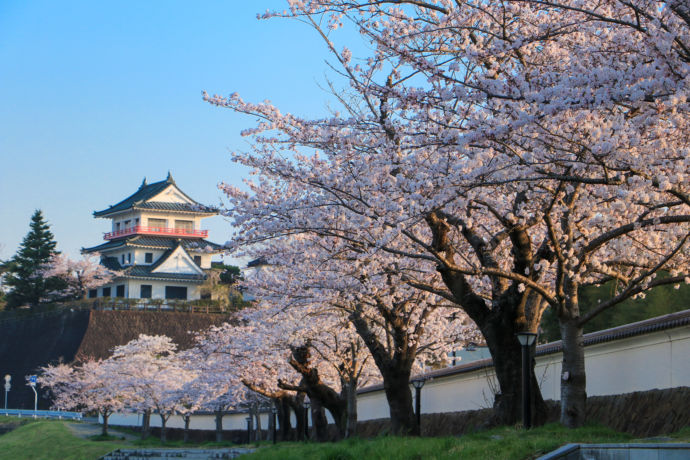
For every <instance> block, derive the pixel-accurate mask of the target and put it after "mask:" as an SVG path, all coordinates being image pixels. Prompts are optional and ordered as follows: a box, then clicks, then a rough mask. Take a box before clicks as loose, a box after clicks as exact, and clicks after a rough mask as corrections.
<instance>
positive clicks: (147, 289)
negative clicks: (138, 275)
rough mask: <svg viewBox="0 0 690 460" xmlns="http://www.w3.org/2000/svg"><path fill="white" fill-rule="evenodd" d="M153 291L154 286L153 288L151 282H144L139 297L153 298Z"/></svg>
mask: <svg viewBox="0 0 690 460" xmlns="http://www.w3.org/2000/svg"><path fill="white" fill-rule="evenodd" d="M151 291H152V288H151V285H150V284H142V285H141V292H140V294H139V297H141V298H142V299H150V298H151Z"/></svg>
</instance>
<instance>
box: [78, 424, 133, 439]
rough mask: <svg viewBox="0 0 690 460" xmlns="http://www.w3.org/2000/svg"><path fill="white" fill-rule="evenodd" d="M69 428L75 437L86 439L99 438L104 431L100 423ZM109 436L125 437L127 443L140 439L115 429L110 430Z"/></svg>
mask: <svg viewBox="0 0 690 460" xmlns="http://www.w3.org/2000/svg"><path fill="white" fill-rule="evenodd" d="M67 428H69V429H70V431H71V432H72V434H74V435H75V436H77V437H80V438H84V439H88V438H90V437H91V436H98V435H99V434H101V432H102V431H103V428H102V427H101V425H100V424H98V423H83V422H82V423H68V424H67ZM108 434H109V435H111V436H124V438H125V440H127V441H134V440H136V439H139V437H138V436H135V435H133V434H130V433H123V432H121V431H118V430H117V429H114V428H108Z"/></svg>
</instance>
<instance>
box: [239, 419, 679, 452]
mask: <svg viewBox="0 0 690 460" xmlns="http://www.w3.org/2000/svg"><path fill="white" fill-rule="evenodd" d="M681 433H682V432H681ZM688 437H690V430H685V439H687V438H688ZM631 440H632V437H631V436H630V435H627V434H624V433H617V432H615V431H612V430H610V429H608V428H605V427H600V426H588V427H584V428H580V429H577V430H568V429H566V428H563V427H562V426H560V425H558V424H550V425H546V426H543V427H540V428H535V429H533V430H530V431H525V430H521V429H515V428H496V429H493V430H489V431H485V432H482V433H478V434H471V435H466V436H462V437H445V438H397V437H381V438H377V439H373V440H370V441H362V440H346V441H341V442H337V443H331V444H306V445H305V444H301V443H285V444H279V445H276V446H272V445H271V446H268V447H261V448H260V449H259V450H258V451H257V452H255V453H254V454H252V455H247V456H243V457H241V458H242V459H243V460H244V459H247V460H252V459H262V460H264V459H266V460H279V459H280V460H290V459H295V460H298V459H299V460H308V459H328V460H350V459H352V460H364V459H367V460H369V459H382V460H383V459H386V460H388V459H390V460H393V459H396V460H398V459H399V460H407V459H409V460H414V459H425V460H426V459H429V460H432V459H434V460H436V459H438V460H440V459H492V460H501V459H505V460H520V459H533V458H536V457H539V456H540V455H543V454H545V453H548V452H550V451H552V450H554V449H556V448H558V447H559V446H562V445H564V444H567V443H569V442H587V443H603V442H630V441H631ZM681 440H683V436H680V437H679V439H678V441H681Z"/></svg>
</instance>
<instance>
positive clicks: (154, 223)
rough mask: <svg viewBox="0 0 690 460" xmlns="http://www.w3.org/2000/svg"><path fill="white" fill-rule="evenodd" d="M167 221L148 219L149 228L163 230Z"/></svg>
mask: <svg viewBox="0 0 690 460" xmlns="http://www.w3.org/2000/svg"><path fill="white" fill-rule="evenodd" d="M167 225H168V221H167V220H165V219H149V227H151V228H165V227H167Z"/></svg>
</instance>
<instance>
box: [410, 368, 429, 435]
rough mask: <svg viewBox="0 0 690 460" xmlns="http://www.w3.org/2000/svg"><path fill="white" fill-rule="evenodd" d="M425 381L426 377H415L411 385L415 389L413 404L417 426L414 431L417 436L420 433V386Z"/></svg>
mask: <svg viewBox="0 0 690 460" xmlns="http://www.w3.org/2000/svg"><path fill="white" fill-rule="evenodd" d="M425 383H426V379H423V378H416V379H414V380H413V381H412V386H413V387H414V391H415V396H414V404H415V414H416V416H417V428H416V430H415V431H416V434H417V436H421V435H422V387H423V386H424V384H425Z"/></svg>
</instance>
